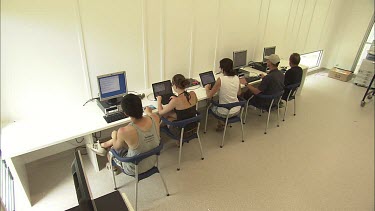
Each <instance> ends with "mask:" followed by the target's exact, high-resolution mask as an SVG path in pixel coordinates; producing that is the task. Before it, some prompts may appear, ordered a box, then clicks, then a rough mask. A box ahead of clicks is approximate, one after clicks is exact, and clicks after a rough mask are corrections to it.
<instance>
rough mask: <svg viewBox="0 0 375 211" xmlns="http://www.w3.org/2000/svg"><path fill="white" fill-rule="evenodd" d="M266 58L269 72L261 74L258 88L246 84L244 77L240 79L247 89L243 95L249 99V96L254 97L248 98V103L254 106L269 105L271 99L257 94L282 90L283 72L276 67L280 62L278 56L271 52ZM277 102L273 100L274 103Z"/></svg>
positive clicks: (275, 92)
mask: <svg viewBox="0 0 375 211" xmlns="http://www.w3.org/2000/svg"><path fill="white" fill-rule="evenodd" d="M266 59H267V67H268V68H269V73H268V74H267V75H263V74H261V75H260V76H261V77H262V81H261V83H260V85H259V87H258V88H256V87H254V86H252V85H250V84H247V82H246V80H245V79H241V80H240V81H241V83H242V84H244V85H245V86H247V88H248V89H249V90H248V91H247V92H245V93H244V97H245V98H246V99H249V98H250V97H251V96H253V95H254V97H253V98H252V99H251V100H250V102H249V103H250V105H253V106H255V107H264V106H269V104H270V102H271V100H268V99H263V98H259V97H257V95H258V94H263V95H273V94H277V93H280V92H281V91H283V90H284V74H283V73H282V72H281V71H280V70H279V69H278V68H277V67H278V66H279V63H280V58H279V56H278V55H276V54H272V55H270V56H268V57H266ZM276 103H277V102H275V104H276Z"/></svg>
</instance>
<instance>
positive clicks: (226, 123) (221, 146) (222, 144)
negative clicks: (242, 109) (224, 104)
mask: <svg viewBox="0 0 375 211" xmlns="http://www.w3.org/2000/svg"><path fill="white" fill-rule="evenodd" d="M228 115H229V114H228ZM227 125H228V116H227V119H226V120H225V125H224V133H223V140H222V141H221V145H220V148H223V146H224V138H225V132H226V131H227Z"/></svg>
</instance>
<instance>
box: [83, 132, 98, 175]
mask: <svg viewBox="0 0 375 211" xmlns="http://www.w3.org/2000/svg"><path fill="white" fill-rule="evenodd" d="M85 141H86V144H92V143H94V139H93V137H92V134H89V135H86V136H85ZM86 151H87V155H88V156H89V159H90V162H91V164H92V165H93V166H94V169H95V171H96V172H99V164H98V158H97V157H96V156H97V155H96V153H95V152H93V151H92V150H90V149H87V150H86Z"/></svg>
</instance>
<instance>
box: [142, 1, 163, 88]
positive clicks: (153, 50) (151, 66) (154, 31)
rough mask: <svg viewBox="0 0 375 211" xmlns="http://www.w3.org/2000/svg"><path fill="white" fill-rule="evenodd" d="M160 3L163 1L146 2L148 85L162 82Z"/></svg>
mask: <svg viewBox="0 0 375 211" xmlns="http://www.w3.org/2000/svg"><path fill="white" fill-rule="evenodd" d="M162 1H163V0H147V1H146V29H147V39H146V41H147V52H148V54H147V58H148V60H147V62H148V75H149V84H148V87H151V84H152V83H155V82H158V81H161V80H162V66H161V65H162V62H161V61H162V60H163V56H164V55H163V54H162V52H161V50H162V47H161V45H162V44H163V43H162V40H161V39H162V38H163V36H162V35H161V32H162V31H161V21H162V20H161V18H162V16H161V15H162Z"/></svg>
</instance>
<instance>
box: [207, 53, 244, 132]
mask: <svg viewBox="0 0 375 211" xmlns="http://www.w3.org/2000/svg"><path fill="white" fill-rule="evenodd" d="M220 69H221V70H222V73H223V75H222V76H220V77H219V78H218V79H217V80H216V83H215V85H214V86H213V87H212V89H211V85H209V84H208V85H206V86H205V89H206V93H207V97H208V98H212V96H214V95H215V94H216V93H217V92H219V103H220V104H228V103H235V102H238V98H237V95H240V94H241V85H240V79H239V78H238V76H237V75H236V74H235V72H234V70H233V61H232V60H231V59H228V58H224V59H222V60H221V61H220ZM211 109H212V111H213V112H214V113H215V114H216V115H218V116H220V117H223V118H226V117H227V115H228V109H226V108H221V107H220V108H218V107H216V106H212V107H211ZM240 109H241V107H240V106H237V107H234V108H233V109H231V110H230V111H229V117H233V116H237V115H238V114H239V112H240ZM222 130H224V122H222V121H220V120H219V121H218V124H217V128H216V131H222Z"/></svg>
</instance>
